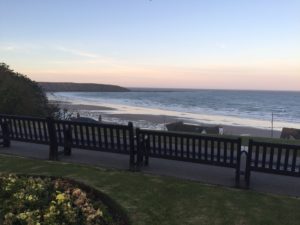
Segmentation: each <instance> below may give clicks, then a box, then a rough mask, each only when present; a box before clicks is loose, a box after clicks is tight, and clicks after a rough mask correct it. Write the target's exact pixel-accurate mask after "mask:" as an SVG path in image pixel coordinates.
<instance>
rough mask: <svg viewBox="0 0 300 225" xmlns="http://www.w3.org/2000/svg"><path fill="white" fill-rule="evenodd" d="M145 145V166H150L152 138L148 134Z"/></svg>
mask: <svg viewBox="0 0 300 225" xmlns="http://www.w3.org/2000/svg"><path fill="white" fill-rule="evenodd" d="M143 140H144V146H145V148H144V149H145V153H144V154H145V164H144V165H145V166H149V154H150V138H149V136H148V135H145V137H144V139H143Z"/></svg>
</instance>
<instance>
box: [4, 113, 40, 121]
mask: <svg viewBox="0 0 300 225" xmlns="http://www.w3.org/2000/svg"><path fill="white" fill-rule="evenodd" d="M0 118H9V119H25V120H45V118H42V117H34V116H19V115H7V114H0Z"/></svg>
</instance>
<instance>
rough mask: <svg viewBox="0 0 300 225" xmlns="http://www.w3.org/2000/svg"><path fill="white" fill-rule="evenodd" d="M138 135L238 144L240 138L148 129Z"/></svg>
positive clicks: (142, 130) (141, 130)
mask: <svg viewBox="0 0 300 225" xmlns="http://www.w3.org/2000/svg"><path fill="white" fill-rule="evenodd" d="M140 133H142V134H143V133H144V134H152V135H171V136H175V137H186V138H201V139H207V140H217V141H233V142H240V141H241V138H240V137H220V136H213V135H210V134H207V135H205V134H193V133H187V132H175V131H160V130H148V129H140Z"/></svg>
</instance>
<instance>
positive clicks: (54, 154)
mask: <svg viewBox="0 0 300 225" xmlns="http://www.w3.org/2000/svg"><path fill="white" fill-rule="evenodd" d="M47 126H48V133H49V159H50V160H57V159H58V144H57V136H56V129H55V123H54V119H53V117H47Z"/></svg>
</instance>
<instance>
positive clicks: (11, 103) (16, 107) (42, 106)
mask: <svg viewBox="0 0 300 225" xmlns="http://www.w3.org/2000/svg"><path fill="white" fill-rule="evenodd" d="M55 111H57V108H56V107H53V106H52V105H50V104H49V103H48V99H47V97H46V95H45V93H44V91H43V90H42V89H41V87H40V86H39V85H38V83H36V82H34V81H32V80H30V79H29V78H28V77H26V76H25V75H22V74H19V73H16V72H14V71H13V70H12V69H10V68H9V66H8V65H6V64H5V63H0V113H1V114H12V115H27V116H40V117H45V116H51V115H54V113H55Z"/></svg>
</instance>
